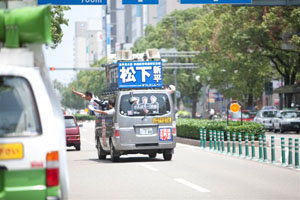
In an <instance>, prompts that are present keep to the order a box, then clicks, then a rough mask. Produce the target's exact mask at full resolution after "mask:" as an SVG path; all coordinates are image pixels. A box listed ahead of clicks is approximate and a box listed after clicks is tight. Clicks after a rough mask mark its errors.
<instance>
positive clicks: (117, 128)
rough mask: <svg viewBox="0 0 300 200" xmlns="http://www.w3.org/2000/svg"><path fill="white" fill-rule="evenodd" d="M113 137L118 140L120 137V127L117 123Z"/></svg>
mask: <svg viewBox="0 0 300 200" xmlns="http://www.w3.org/2000/svg"><path fill="white" fill-rule="evenodd" d="M115 137H116V138H119V137H120V127H119V123H115Z"/></svg>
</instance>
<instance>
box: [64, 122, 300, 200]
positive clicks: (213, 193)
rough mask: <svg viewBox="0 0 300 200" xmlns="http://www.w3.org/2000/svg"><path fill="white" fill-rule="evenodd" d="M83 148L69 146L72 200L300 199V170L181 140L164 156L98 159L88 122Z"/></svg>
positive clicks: (91, 129) (92, 131)
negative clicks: (169, 157)
mask: <svg viewBox="0 0 300 200" xmlns="http://www.w3.org/2000/svg"><path fill="white" fill-rule="evenodd" d="M81 131H82V134H81V136H82V139H83V140H82V150H81V151H80V152H78V151H75V150H74V151H73V148H69V150H68V152H67V154H68V168H69V175H70V182H71V188H70V190H71V191H70V199H72V200H73V199H74V200H75V199H86V200H89V199H278V200H279V199H280V200H282V199H288V200H293V199H295V200H299V199H300V172H299V171H296V170H292V169H288V168H282V167H277V166H272V165H267V164H264V163H259V162H254V161H249V160H245V159H240V158H236V157H229V156H225V155H221V154H217V153H213V152H207V151H204V150H200V149H199V148H198V147H194V146H189V145H183V144H177V147H176V149H175V154H174V157H173V160H172V161H171V162H168V161H163V158H162V156H161V155H158V157H157V158H156V159H149V158H148V157H147V156H143V155H130V156H124V157H121V160H120V162H119V163H111V162H110V160H109V157H108V159H107V160H105V161H100V160H98V159H97V153H96V149H95V146H94V140H93V137H94V136H93V133H94V130H93V124H87V123H85V124H84V127H83V128H81Z"/></svg>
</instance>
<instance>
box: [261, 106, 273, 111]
mask: <svg viewBox="0 0 300 200" xmlns="http://www.w3.org/2000/svg"><path fill="white" fill-rule="evenodd" d="M262 110H277V107H276V106H263V107H262Z"/></svg>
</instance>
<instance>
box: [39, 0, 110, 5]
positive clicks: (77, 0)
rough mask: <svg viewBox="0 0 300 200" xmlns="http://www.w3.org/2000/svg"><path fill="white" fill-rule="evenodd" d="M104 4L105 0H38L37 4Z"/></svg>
mask: <svg viewBox="0 0 300 200" xmlns="http://www.w3.org/2000/svg"><path fill="white" fill-rule="evenodd" d="M44 4H53V5H106V4H107V0H38V5H44Z"/></svg>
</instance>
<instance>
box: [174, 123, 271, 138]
mask: <svg viewBox="0 0 300 200" xmlns="http://www.w3.org/2000/svg"><path fill="white" fill-rule="evenodd" d="M229 125H230V126H227V124H226V121H212V120H199V119H180V118H179V119H177V121H176V129H177V135H178V136H179V137H185V138H191V139H199V138H200V135H199V131H200V129H201V128H202V129H206V130H207V132H208V131H209V130H216V131H224V132H231V133H233V132H236V133H242V134H243V138H244V134H245V133H248V134H252V133H253V134H254V135H255V138H257V136H258V135H259V134H264V133H265V129H264V126H263V125H261V124H258V123H254V122H243V125H241V122H232V121H231V122H230V124H229ZM225 136H226V135H225Z"/></svg>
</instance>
